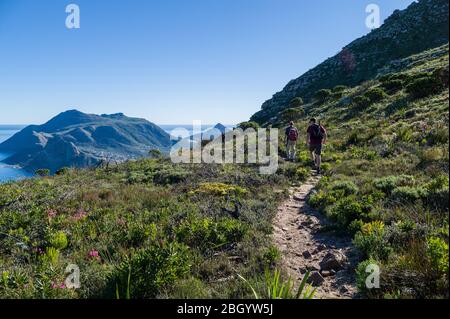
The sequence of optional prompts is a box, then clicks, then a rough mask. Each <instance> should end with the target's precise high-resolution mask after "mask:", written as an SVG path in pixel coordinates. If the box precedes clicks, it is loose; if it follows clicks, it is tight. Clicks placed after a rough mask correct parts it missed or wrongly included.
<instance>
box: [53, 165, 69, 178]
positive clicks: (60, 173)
mask: <svg viewBox="0 0 450 319" xmlns="http://www.w3.org/2000/svg"><path fill="white" fill-rule="evenodd" d="M69 172H70V168H68V167H63V168H61V169H59V170H57V171H56V173H55V174H56V175H58V176H60V175H66V174H67V173H69Z"/></svg>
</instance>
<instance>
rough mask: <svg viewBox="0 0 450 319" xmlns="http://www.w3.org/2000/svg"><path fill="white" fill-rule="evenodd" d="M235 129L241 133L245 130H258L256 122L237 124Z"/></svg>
mask: <svg viewBox="0 0 450 319" xmlns="http://www.w3.org/2000/svg"><path fill="white" fill-rule="evenodd" d="M237 127H238V128H240V129H241V130H243V131H245V130H246V129H254V130H255V131H257V130H258V129H259V124H258V123H256V122H242V123H239V124H238V126H237Z"/></svg>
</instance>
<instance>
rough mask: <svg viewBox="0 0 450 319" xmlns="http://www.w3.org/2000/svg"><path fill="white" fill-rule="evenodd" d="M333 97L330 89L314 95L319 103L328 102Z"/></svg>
mask: <svg viewBox="0 0 450 319" xmlns="http://www.w3.org/2000/svg"><path fill="white" fill-rule="evenodd" d="M331 95H332V92H331V90H328V89H323V90H319V91H317V92H316V93H315V94H314V98H315V99H316V100H318V101H319V102H325V101H326V100H328V99H329V98H330V97H331Z"/></svg>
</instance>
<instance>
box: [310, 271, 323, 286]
mask: <svg viewBox="0 0 450 319" xmlns="http://www.w3.org/2000/svg"><path fill="white" fill-rule="evenodd" d="M324 281H325V279H324V278H323V277H322V275H321V274H320V273H319V272H318V271H314V272H312V273H311V274H310V275H309V277H308V280H307V282H308V284H311V285H312V286H314V287H318V286H320V285H321V284H322V283H323V282H324Z"/></svg>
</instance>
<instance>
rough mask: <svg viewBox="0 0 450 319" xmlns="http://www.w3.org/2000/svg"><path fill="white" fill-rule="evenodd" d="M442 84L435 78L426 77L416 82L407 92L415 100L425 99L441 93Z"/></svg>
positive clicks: (408, 87)
mask: <svg viewBox="0 0 450 319" xmlns="http://www.w3.org/2000/svg"><path fill="white" fill-rule="evenodd" d="M442 89H443V87H442V84H441V83H440V82H439V80H437V79H436V78H435V77H433V76H425V77H421V78H418V79H416V80H414V81H413V82H412V83H411V84H409V85H408V86H407V87H406V92H408V94H410V95H411V96H412V97H414V98H424V97H427V96H430V95H434V94H437V93H439V92H440V91H441V90H442Z"/></svg>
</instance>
